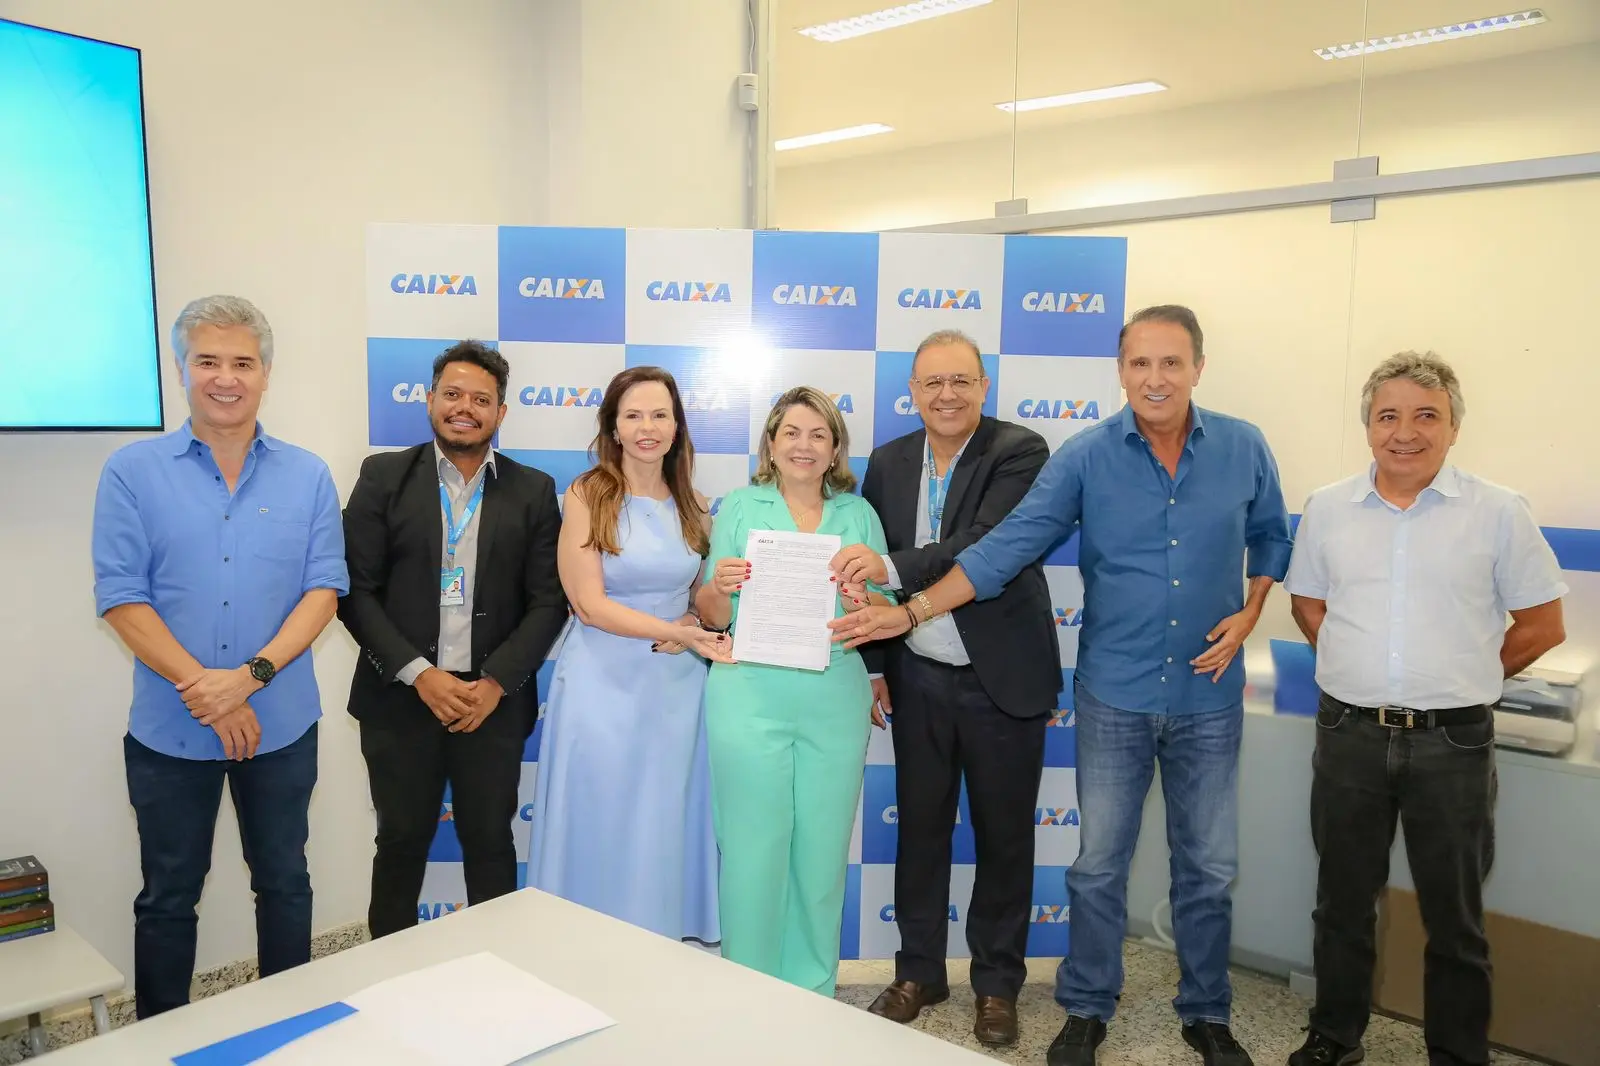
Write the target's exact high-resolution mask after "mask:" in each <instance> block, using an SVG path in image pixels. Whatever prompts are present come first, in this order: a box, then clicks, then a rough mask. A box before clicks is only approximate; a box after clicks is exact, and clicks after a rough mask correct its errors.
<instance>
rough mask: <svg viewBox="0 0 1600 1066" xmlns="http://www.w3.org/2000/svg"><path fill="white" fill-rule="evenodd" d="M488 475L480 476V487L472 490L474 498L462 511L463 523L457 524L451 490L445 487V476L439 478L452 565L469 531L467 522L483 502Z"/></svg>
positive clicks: (446, 545)
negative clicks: (452, 507)
mask: <svg viewBox="0 0 1600 1066" xmlns="http://www.w3.org/2000/svg"><path fill="white" fill-rule="evenodd" d="M486 480H488V479H487V478H486V477H482V476H480V477H479V478H478V487H477V488H475V489H473V490H472V499H470V500H468V501H467V509H466V510H465V511H462V512H461V524H460V525H459V526H458V525H456V520H455V516H454V515H453V514H451V513H450V491H449V490H448V489H446V488H445V487H444V478H440V479H439V505H440V506H441V507H443V508H444V521H445V539H444V550H445V554H447V555H448V556H449V557H450V565H451V566H455V565H456V545H458V544H460V543H461V537H462V535H463V534H464V533H466V531H467V524H468V523H470V522H471V521H472V516H473V514H475V513H476V512H477V510H478V504H480V503H482V502H483V483H484V482H485V481H486Z"/></svg>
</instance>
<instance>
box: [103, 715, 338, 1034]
mask: <svg viewBox="0 0 1600 1066" xmlns="http://www.w3.org/2000/svg"><path fill="white" fill-rule="evenodd" d="M122 752H123V760H124V762H125V764H126V766H127V772H128V799H129V801H130V802H131V803H132V804H133V810H134V815H135V817H136V819H137V821H138V824H139V865H140V867H141V869H142V871H143V874H144V888H143V890H142V891H141V892H140V893H139V896H138V898H137V899H135V900H134V902H133V986H134V1009H135V1011H136V1013H137V1014H138V1016H139V1017H140V1018H148V1017H151V1016H152V1015H155V1014H160V1013H161V1012H163V1011H168V1010H172V1009H173V1008H174V1007H181V1006H183V1005H184V1004H185V1003H188V1002H189V984H190V982H191V981H193V979H194V954H195V932H196V926H197V924H198V922H197V918H196V915H195V907H196V906H197V905H198V904H199V902H200V890H201V889H202V888H203V887H205V882H206V874H207V873H209V872H210V870H211V845H212V839H213V837H214V836H215V834H216V828H217V811H218V810H219V809H220V807H221V805H222V783H223V781H224V780H226V781H227V783H228V792H229V794H230V795H231V796H232V797H233V807H234V811H235V812H236V813H237V815H238V818H239V840H240V843H241V845H242V846H243V850H244V861H245V863H246V865H248V866H249V867H250V888H251V890H252V891H253V892H254V893H255V897H256V950H257V952H258V953H259V955H260V963H261V976H262V977H270V976H271V975H273V974H275V973H277V972H279V971H280V970H287V969H289V968H290V967H291V966H298V965H300V964H301V963H303V962H308V961H310V959H311V875H310V874H309V873H308V872H307V871H306V837H307V835H308V832H307V817H306V812H307V808H308V807H309V806H310V804H311V790H312V787H313V786H314V785H315V784H316V782H317V727H316V726H315V725H313V726H312V727H311V728H310V729H309V730H307V731H306V732H305V734H304V735H302V736H301V737H300V739H299V740H297V741H295V742H294V743H293V744H290V745H289V746H288V747H286V748H280V749H278V750H277V751H273V752H268V753H267V754H265V755H257V756H256V757H255V758H253V759H246V760H244V761H242V762H229V761H227V760H223V759H177V758H174V757H172V756H170V755H163V754H161V753H160V752H157V751H152V750H151V749H149V748H147V747H145V746H144V745H143V744H141V743H139V742H138V741H137V740H134V739H133V737H132V736H124V737H123V738H122Z"/></svg>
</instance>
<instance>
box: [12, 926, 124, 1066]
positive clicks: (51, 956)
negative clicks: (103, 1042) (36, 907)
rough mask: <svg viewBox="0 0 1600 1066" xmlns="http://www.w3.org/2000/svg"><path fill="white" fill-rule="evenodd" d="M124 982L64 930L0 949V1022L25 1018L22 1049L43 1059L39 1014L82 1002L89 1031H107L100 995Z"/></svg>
mask: <svg viewBox="0 0 1600 1066" xmlns="http://www.w3.org/2000/svg"><path fill="white" fill-rule="evenodd" d="M124 983H125V981H124V979H123V976H122V974H121V973H120V972H118V970H117V968H116V967H115V966H113V965H111V964H110V963H109V962H107V961H106V960H105V957H104V956H103V955H101V954H100V953H99V952H98V951H96V950H95V949H94V948H92V947H90V946H89V944H88V942H87V941H85V940H84V939H83V938H82V937H81V936H79V935H78V934H77V933H75V932H73V931H72V930H71V929H69V928H68V927H66V926H64V925H59V924H58V925H57V926H56V927H55V929H54V930H53V931H52V932H49V933H41V934H39V935H38V936H29V937H23V938H22V939H21V940H8V941H6V942H5V943H4V944H0V1021H4V1020H9V1019H11V1018H20V1017H22V1016H23V1015H24V1014H26V1015H27V1016H28V1047H29V1048H30V1049H31V1050H32V1051H33V1053H34V1054H35V1055H43V1054H44V1050H45V1047H44V1018H43V1013H44V1012H45V1011H47V1010H50V1009H51V1008H52V1007H61V1006H65V1005H66V1004H68V1003H76V1002H81V1001H83V1000H88V1001H89V1005H90V1007H91V1008H93V1010H94V1027H95V1029H96V1030H97V1031H98V1032H100V1033H107V1032H110V1031H111V1016H110V1014H109V1013H107V1011H106V993H107V992H115V991H117V990H118V989H120V988H121V987H122V986H123V984H124Z"/></svg>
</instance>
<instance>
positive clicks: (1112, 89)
mask: <svg viewBox="0 0 1600 1066" xmlns="http://www.w3.org/2000/svg"><path fill="white" fill-rule="evenodd" d="M1166 91H1167V87H1166V86H1165V85H1163V84H1161V83H1160V82H1159V81H1134V82H1129V83H1128V84H1126V85H1107V86H1106V87H1105V88H1103V89H1083V90H1081V91H1079V92H1075V93H1062V94H1061V95H1059V96H1035V97H1034V98H1033V99H1031V100H1007V101H1006V102H1005V103H1003V104H995V105H994V106H995V107H998V108H999V109H1000V110H1002V111H1043V110H1044V109H1045V108H1047V107H1068V106H1070V105H1072V104H1092V103H1094V102H1095V101H1096V100H1116V99H1119V98H1121V97H1124V96H1143V95H1144V94H1146V93H1163V92H1166Z"/></svg>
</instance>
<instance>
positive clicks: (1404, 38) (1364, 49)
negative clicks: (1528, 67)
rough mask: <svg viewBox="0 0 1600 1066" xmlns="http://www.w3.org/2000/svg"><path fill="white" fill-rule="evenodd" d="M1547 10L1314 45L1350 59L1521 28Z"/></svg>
mask: <svg viewBox="0 0 1600 1066" xmlns="http://www.w3.org/2000/svg"><path fill="white" fill-rule="evenodd" d="M1544 21H1545V17H1544V12H1543V11H1540V10H1539V9H1538V8H1533V9H1532V10H1529V11H1518V12H1515V13H1513V14H1510V15H1490V16H1489V17H1488V18H1481V19H1473V20H1472V21H1471V22H1452V23H1450V24H1449V25H1447V26H1434V27H1431V28H1429V29H1426V30H1412V31H1411V32H1409V33H1396V34H1393V35H1392V36H1389V37H1373V38H1372V39H1371V40H1367V41H1356V42H1355V43H1353V44H1336V45H1331V46H1329V47H1327V48H1313V49H1312V52H1314V53H1315V54H1316V55H1318V56H1321V57H1322V58H1323V59H1350V58H1352V57H1354V56H1360V55H1367V54H1369V53H1372V52H1390V51H1393V50H1394V49H1396V48H1414V47H1416V46H1417V45H1419V44H1438V43H1439V42H1441V41H1459V40H1461V39H1462V38H1463V37H1481V36H1482V35H1483V34H1485V33H1499V32H1500V31H1501V30H1520V29H1523V28H1525V27H1527V26H1537V25H1539V23H1541V22H1544Z"/></svg>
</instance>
